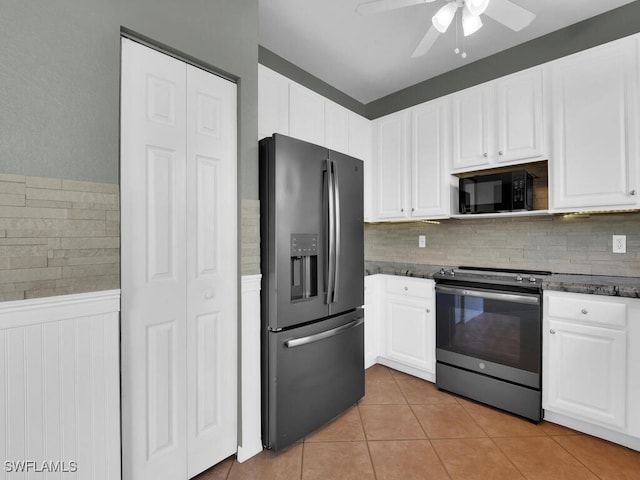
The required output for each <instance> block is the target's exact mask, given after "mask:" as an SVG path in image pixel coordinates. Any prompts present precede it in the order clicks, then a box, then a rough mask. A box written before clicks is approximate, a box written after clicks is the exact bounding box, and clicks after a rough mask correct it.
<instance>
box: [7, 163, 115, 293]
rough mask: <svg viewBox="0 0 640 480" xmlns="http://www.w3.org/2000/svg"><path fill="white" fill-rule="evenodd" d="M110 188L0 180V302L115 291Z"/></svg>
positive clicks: (27, 179)
mask: <svg viewBox="0 0 640 480" xmlns="http://www.w3.org/2000/svg"><path fill="white" fill-rule="evenodd" d="M119 209H120V203H119V189H118V185H112V184H104V183H92V182H79V181H74V180H61V179H53V178H40V177H25V176H21V175H3V174H0V300H1V301H4V300H20V299H24V298H34V297H46V296H52V295H64V294H69V293H80V292H88V291H99V290H109V289H114V288H119V286H120V210H119Z"/></svg>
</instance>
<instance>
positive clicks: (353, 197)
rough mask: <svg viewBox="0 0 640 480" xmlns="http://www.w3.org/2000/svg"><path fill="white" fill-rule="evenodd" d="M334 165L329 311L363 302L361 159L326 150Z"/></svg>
mask: <svg viewBox="0 0 640 480" xmlns="http://www.w3.org/2000/svg"><path fill="white" fill-rule="evenodd" d="M329 160H330V161H332V162H333V164H334V166H335V173H334V186H335V192H336V194H335V198H336V202H335V204H336V206H335V216H336V242H335V243H336V245H335V250H336V254H335V259H336V264H335V277H334V278H335V281H334V282H329V284H330V285H335V292H334V294H333V295H330V297H332V300H333V302H332V303H330V305H329V313H330V314H331V315H334V314H337V313H341V312H346V311H348V310H351V309H353V308H357V307H359V306H361V305H362V304H363V303H364V219H363V178H364V177H363V163H362V161H361V160H358V159H356V158H353V157H350V156H348V155H344V154H342V153H338V152H334V151H332V150H330V151H329Z"/></svg>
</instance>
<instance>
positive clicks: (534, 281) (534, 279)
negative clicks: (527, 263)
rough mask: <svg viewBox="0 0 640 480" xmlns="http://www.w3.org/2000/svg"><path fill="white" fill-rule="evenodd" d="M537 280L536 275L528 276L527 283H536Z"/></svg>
mask: <svg viewBox="0 0 640 480" xmlns="http://www.w3.org/2000/svg"><path fill="white" fill-rule="evenodd" d="M537 281H538V280H536V277H529V283H536V282H537Z"/></svg>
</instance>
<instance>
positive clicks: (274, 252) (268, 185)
mask: <svg viewBox="0 0 640 480" xmlns="http://www.w3.org/2000/svg"><path fill="white" fill-rule="evenodd" d="M326 160H327V149H326V148H323V147H319V146H317V145H313V144H310V143H307V142H303V141H301V140H296V139H293V138H290V137H287V136H283V135H278V134H276V135H274V136H273V137H271V138H268V139H265V140H263V141H262V142H261V143H260V203H261V205H260V208H261V232H260V234H261V237H262V246H263V249H262V275H263V292H262V295H263V297H262V304H263V322H264V321H265V319H266V321H267V325H266V326H267V327H268V328H270V329H271V330H278V329H282V328H287V327H291V326H294V325H298V324H302V323H307V322H310V321H313V320H318V319H321V318H324V317H326V316H327V315H328V314H329V307H328V305H327V303H326V288H325V286H326V281H325V274H326V273H325V270H326V268H325V265H326V264H327V263H326V248H327V247H326V243H325V242H326V228H327V227H326V215H327V207H326V206H325V203H326V197H327V193H326V189H327V186H326V176H327V173H326Z"/></svg>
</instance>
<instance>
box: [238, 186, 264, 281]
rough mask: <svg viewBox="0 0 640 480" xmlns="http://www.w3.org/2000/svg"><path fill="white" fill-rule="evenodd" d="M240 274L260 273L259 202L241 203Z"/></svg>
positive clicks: (246, 201) (247, 200) (248, 201)
mask: <svg viewBox="0 0 640 480" xmlns="http://www.w3.org/2000/svg"><path fill="white" fill-rule="evenodd" d="M240 221H241V228H240V237H241V238H240V255H241V262H242V266H241V274H242V275H257V274H259V273H260V201H259V200H249V199H246V198H245V199H243V200H242V203H241V220H240Z"/></svg>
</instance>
